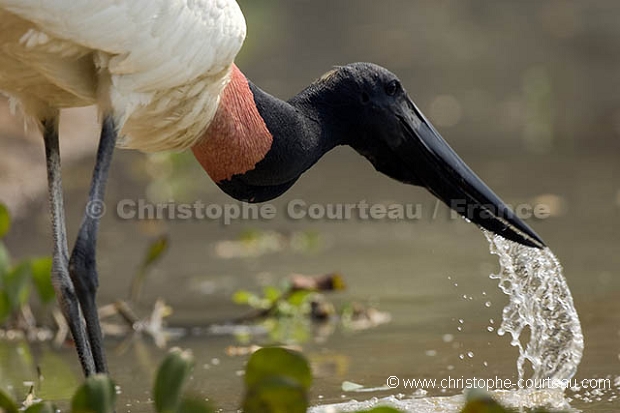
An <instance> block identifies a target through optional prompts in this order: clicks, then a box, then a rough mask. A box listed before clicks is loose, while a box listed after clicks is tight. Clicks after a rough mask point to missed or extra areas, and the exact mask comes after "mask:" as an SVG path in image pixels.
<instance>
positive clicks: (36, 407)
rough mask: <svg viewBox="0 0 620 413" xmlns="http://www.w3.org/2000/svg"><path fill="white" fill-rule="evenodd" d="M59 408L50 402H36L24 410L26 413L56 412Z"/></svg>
mask: <svg viewBox="0 0 620 413" xmlns="http://www.w3.org/2000/svg"><path fill="white" fill-rule="evenodd" d="M57 410H58V409H57V408H56V406H54V405H53V404H52V403H50V402H42V403H36V404H33V405H32V406H30V407H28V408H27V409H26V410H24V413H56V411H57Z"/></svg>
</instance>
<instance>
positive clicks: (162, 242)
mask: <svg viewBox="0 0 620 413" xmlns="http://www.w3.org/2000/svg"><path fill="white" fill-rule="evenodd" d="M166 250H168V236H167V235H162V236H160V237H159V238H157V239H156V240H155V241H153V242H151V245H149V248H148V250H147V251H146V255H145V256H144V260H143V261H142V268H144V269H146V268H148V267H150V266H151V265H153V264H155V263H156V262H157V261H159V260H160V259H161V257H162V255H163V254H164V252H166Z"/></svg>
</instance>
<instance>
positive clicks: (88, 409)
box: [71, 374, 116, 413]
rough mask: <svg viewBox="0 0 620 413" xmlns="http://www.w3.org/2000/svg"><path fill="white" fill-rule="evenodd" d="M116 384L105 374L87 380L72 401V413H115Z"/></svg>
mask: <svg viewBox="0 0 620 413" xmlns="http://www.w3.org/2000/svg"><path fill="white" fill-rule="evenodd" d="M115 402H116V391H115V389H114V383H113V382H112V380H110V378H109V377H108V376H106V375H104V374H96V375H94V376H90V377H88V378H87V379H86V381H85V382H84V384H82V385H81V386H80V387H79V388H78V389H77V391H76V392H75V394H74V395H73V399H72V400H71V411H72V413H114V403H115Z"/></svg>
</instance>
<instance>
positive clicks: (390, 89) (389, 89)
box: [385, 80, 400, 96]
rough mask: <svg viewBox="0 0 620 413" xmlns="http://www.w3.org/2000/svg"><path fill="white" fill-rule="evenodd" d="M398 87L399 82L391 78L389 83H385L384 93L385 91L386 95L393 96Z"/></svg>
mask: <svg viewBox="0 0 620 413" xmlns="http://www.w3.org/2000/svg"><path fill="white" fill-rule="evenodd" d="M399 89H400V82H399V81H398V80H392V81H391V82H390V83H388V84H387V85H385V93H387V95H388V96H394V95H395V94H396V92H398V91H399Z"/></svg>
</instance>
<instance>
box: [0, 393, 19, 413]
mask: <svg viewBox="0 0 620 413" xmlns="http://www.w3.org/2000/svg"><path fill="white" fill-rule="evenodd" d="M0 410H1V411H3V412H4V413H18V412H17V403H15V400H13V399H12V398H11V397H10V396H9V395H8V394H6V393H5V392H4V391H2V390H0Z"/></svg>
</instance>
